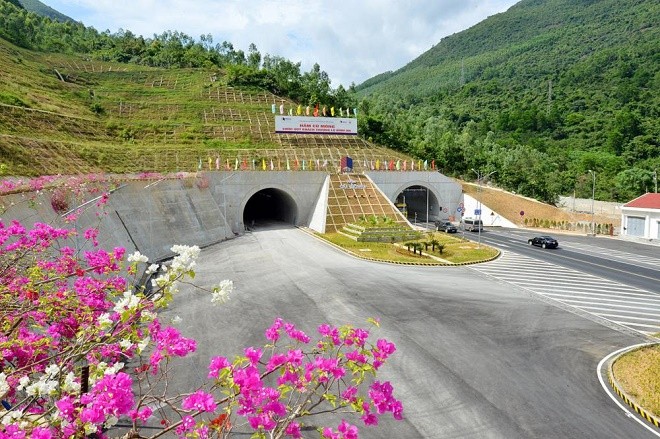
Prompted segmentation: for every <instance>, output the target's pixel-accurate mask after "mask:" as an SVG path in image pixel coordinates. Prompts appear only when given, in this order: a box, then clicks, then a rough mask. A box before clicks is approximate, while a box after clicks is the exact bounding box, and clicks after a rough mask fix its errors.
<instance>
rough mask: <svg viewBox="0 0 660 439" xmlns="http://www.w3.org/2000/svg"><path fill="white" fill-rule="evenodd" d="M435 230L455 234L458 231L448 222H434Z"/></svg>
mask: <svg viewBox="0 0 660 439" xmlns="http://www.w3.org/2000/svg"><path fill="white" fill-rule="evenodd" d="M435 229H436V230H438V231H442V232H446V233H456V232H457V231H458V229H457V228H456V226H455V225H453V224H452V223H450V222H449V221H436V222H435Z"/></svg>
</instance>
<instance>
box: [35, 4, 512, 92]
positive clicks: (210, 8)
mask: <svg viewBox="0 0 660 439" xmlns="http://www.w3.org/2000/svg"><path fill="white" fill-rule="evenodd" d="M41 1H42V3H44V4H47V5H48V6H50V7H51V8H53V9H55V10H57V11H59V12H61V13H63V14H65V15H68V16H69V17H71V18H73V19H74V20H76V21H81V22H83V23H84V24H85V25H86V26H92V27H94V28H95V29H96V30H98V31H101V32H103V31H105V30H109V31H110V32H111V33H115V32H117V31H118V30H119V29H124V30H129V31H131V32H133V33H134V34H136V35H142V36H144V37H145V38H151V37H153V36H154V34H162V33H163V32H164V31H167V30H170V31H179V32H183V33H185V34H186V35H189V36H190V37H193V38H195V39H196V40H199V37H200V35H206V34H211V35H212V36H213V43H214V44H216V43H222V42H223V41H228V42H230V43H232V44H233V45H234V48H235V49H236V50H238V49H241V50H243V51H244V52H245V53H247V51H248V47H249V45H250V43H254V44H255V45H256V47H257V49H258V50H259V52H260V53H261V55H262V57H263V56H264V55H265V54H270V55H271V56H281V57H284V58H286V59H289V60H291V61H293V62H300V63H301V70H302V72H306V71H309V70H310V69H311V68H312V66H313V65H314V63H318V64H319V65H320V67H321V70H324V71H326V72H327V73H328V75H329V77H330V79H331V81H332V82H331V86H332V87H333V88H336V87H338V86H339V84H342V85H343V86H344V87H346V88H348V86H350V84H351V83H355V84H356V85H357V84H360V83H362V82H363V81H365V80H367V79H369V78H371V77H373V76H375V75H377V74H379V73H383V72H387V71H389V70H397V69H398V68H400V67H403V66H404V65H406V64H407V63H408V62H410V61H412V60H413V59H415V58H417V57H418V56H419V55H421V54H422V53H424V52H425V51H427V50H429V49H430V48H431V47H433V45H435V44H437V43H438V42H440V40H441V39H442V38H443V37H445V36H448V35H452V34H455V33H457V32H460V31H461V30H464V29H467V28H469V27H471V26H473V25H475V24H477V23H479V22H480V21H482V20H484V19H486V18H487V17H489V16H491V15H494V14H497V13H499V12H504V11H506V10H507V9H508V8H509V7H511V6H512V5H514V4H515V3H517V2H518V0H417V1H415V0H351V1H348V0H334V1H300V0H298V1H289V2H284V1H281V0H243V1H241V0H41Z"/></svg>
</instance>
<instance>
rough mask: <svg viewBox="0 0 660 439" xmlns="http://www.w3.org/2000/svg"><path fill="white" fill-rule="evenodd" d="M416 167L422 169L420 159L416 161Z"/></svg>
mask: <svg viewBox="0 0 660 439" xmlns="http://www.w3.org/2000/svg"><path fill="white" fill-rule="evenodd" d="M417 169H419V170H420V171H421V170H422V161H421V160H418V161H417Z"/></svg>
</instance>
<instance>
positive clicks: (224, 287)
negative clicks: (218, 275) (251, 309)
mask: <svg viewBox="0 0 660 439" xmlns="http://www.w3.org/2000/svg"><path fill="white" fill-rule="evenodd" d="M233 290H234V282H232V281H230V280H227V279H225V280H223V281H222V282H220V283H219V284H218V285H216V286H214V287H213V292H212V293H211V303H213V304H216V303H225V302H227V300H229V294H231V292H232V291H233Z"/></svg>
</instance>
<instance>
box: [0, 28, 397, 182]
mask: <svg viewBox="0 0 660 439" xmlns="http://www.w3.org/2000/svg"><path fill="white" fill-rule="evenodd" d="M0 76H1V79H2V80H1V81H0V163H1V167H0V172H1V173H2V174H4V175H44V174H57V173H61V174H74V173H78V172H92V171H93V172H112V173H139V172H172V171H193V170H197V169H198V168H199V166H200V163H202V167H203V168H204V169H207V168H208V165H209V160H210V161H211V164H212V167H213V168H214V169H215V167H216V159H218V158H219V159H220V161H221V164H222V168H225V167H227V166H230V167H231V168H234V167H235V166H236V163H237V161H238V163H239V164H240V166H242V167H247V168H248V169H252V168H254V169H261V168H262V166H263V164H264V163H266V164H267V166H268V168H270V166H271V161H272V163H273V165H272V166H273V167H274V168H279V169H285V167H286V162H287V161H289V166H290V167H291V169H295V168H298V167H299V168H302V161H303V160H305V161H306V169H310V168H312V169H313V168H314V167H318V164H319V163H323V162H325V161H326V160H327V161H328V162H334V161H338V160H339V158H340V157H341V156H342V155H347V154H348V155H351V156H352V157H353V158H354V159H356V160H355V162H354V163H355V164H358V165H364V163H365V161H369V160H370V159H376V158H377V159H380V160H383V159H394V160H396V159H408V160H409V157H406V156H405V155H404V154H401V153H395V152H393V151H391V150H388V149H386V148H383V147H379V146H377V145H374V144H372V143H369V142H366V141H364V140H361V139H358V138H355V137H346V136H293V135H276V134H275V133H274V117H273V114H272V112H271V105H272V104H273V103H276V104H277V105H278V106H279V104H281V103H284V104H285V106H286V108H287V110H288V109H289V108H295V106H296V104H295V103H294V102H291V101H289V100H287V99H283V98H280V97H278V96H275V95H273V94H271V93H268V92H266V91H263V90H260V89H254V88H234V87H228V86H227V85H226V82H225V80H226V77H225V75H224V73H223V72H222V71H220V70H217V69H215V70H208V69H158V68H147V67H144V66H136V65H131V64H120V63H110V62H99V61H90V60H88V59H85V58H84V57H81V56H72V55H54V54H40V53H35V52H30V51H27V50H25V49H21V48H17V47H16V46H13V45H11V44H10V43H8V42H6V41H4V40H1V39H0ZM310 161H312V162H313V164H311V165H310ZM328 169H330V167H329V168H328Z"/></svg>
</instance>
